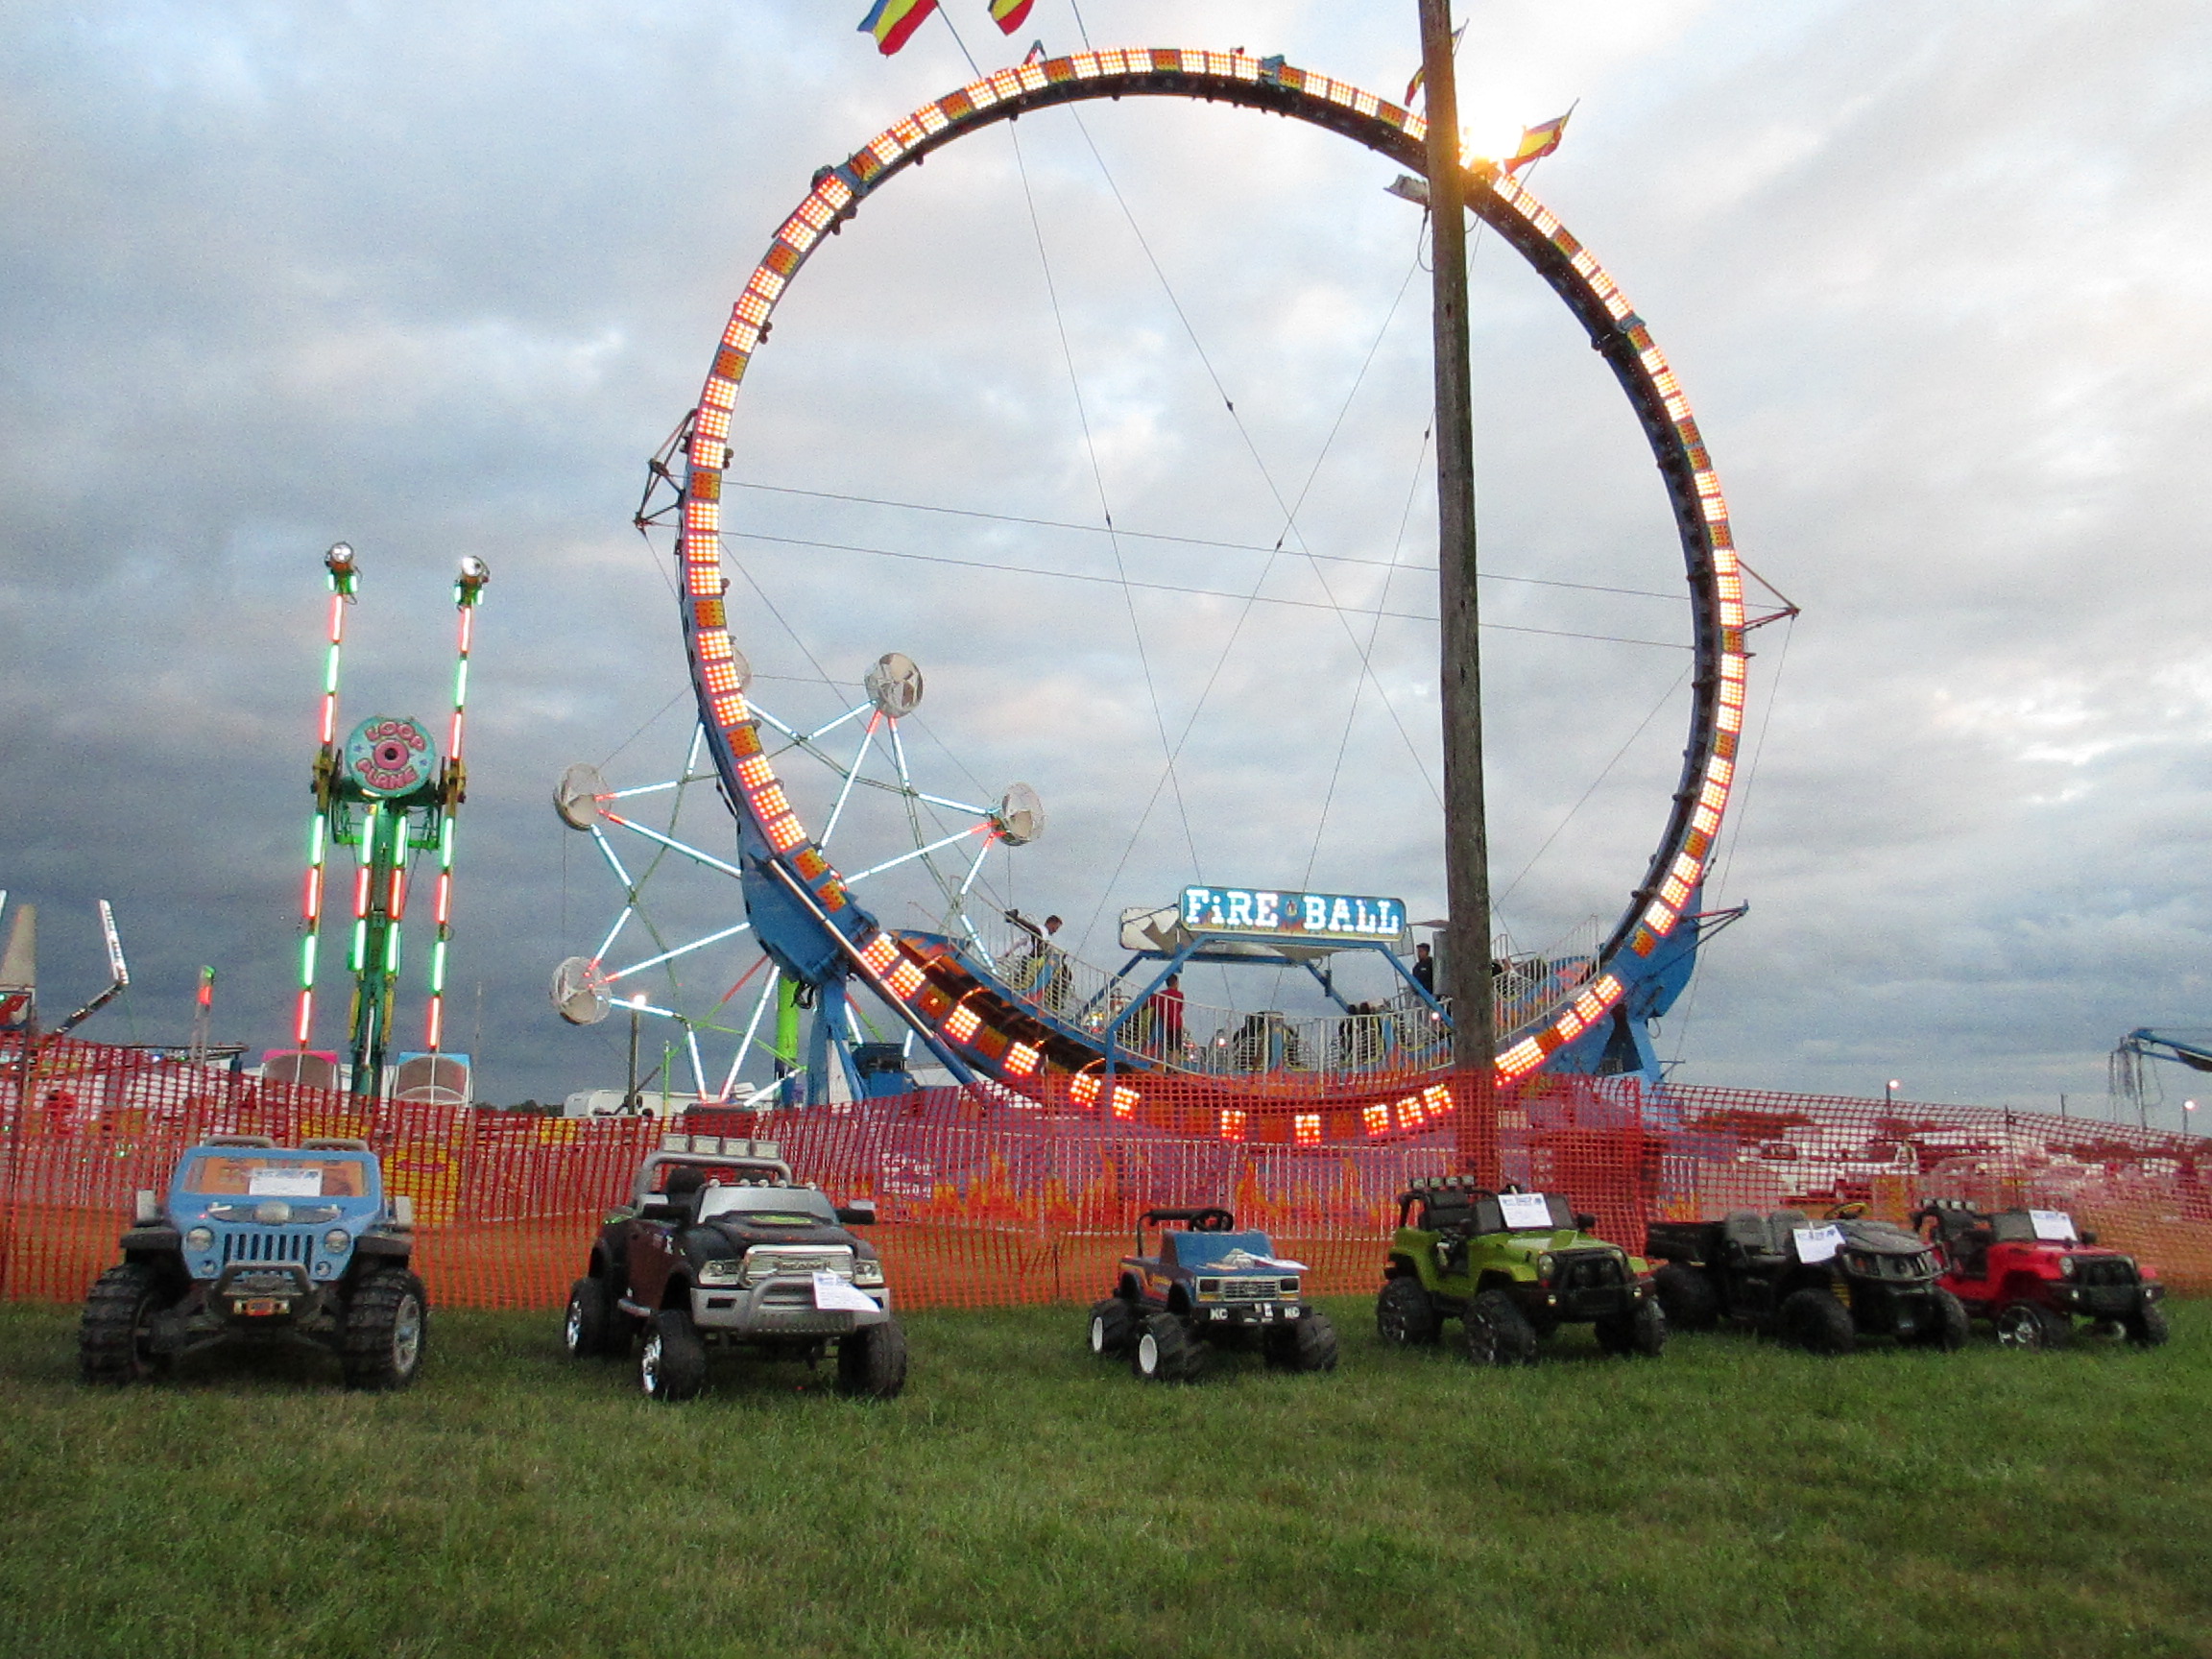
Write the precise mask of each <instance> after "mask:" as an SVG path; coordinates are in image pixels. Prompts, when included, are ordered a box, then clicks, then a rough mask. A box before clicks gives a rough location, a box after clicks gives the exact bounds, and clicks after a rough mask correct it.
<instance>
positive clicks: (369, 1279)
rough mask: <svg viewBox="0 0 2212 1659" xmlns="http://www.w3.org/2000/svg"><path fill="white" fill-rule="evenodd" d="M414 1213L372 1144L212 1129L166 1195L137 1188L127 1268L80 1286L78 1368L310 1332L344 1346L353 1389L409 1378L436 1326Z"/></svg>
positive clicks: (134, 1372)
mask: <svg viewBox="0 0 2212 1659" xmlns="http://www.w3.org/2000/svg"><path fill="white" fill-rule="evenodd" d="M414 1221H415V1215H414V1207H413V1204H412V1202H411V1201H410V1200H409V1199H407V1198H406V1197H405V1196H398V1197H395V1198H393V1199H391V1200H390V1201H389V1202H387V1201H386V1199H385V1196H384V1177H383V1170H382V1168H381V1166H379V1165H378V1164H377V1162H376V1155H375V1153H373V1152H372V1151H371V1150H370V1149H369V1144H368V1142H365V1141H334V1140H311V1141H302V1142H301V1143H300V1144H299V1145H298V1146H279V1145H277V1144H276V1142H274V1141H272V1140H270V1139H269V1138H268V1137H266V1136H262V1135H214V1136H210V1137H208V1139H207V1140H206V1141H204V1142H202V1143H201V1144H200V1145H198V1146H195V1147H193V1148H192V1149H191V1150H190V1151H188V1152H186V1153H185V1154H184V1156H183V1158H182V1159H181V1160H180V1162H179V1164H178V1166H177V1172H176V1174H175V1175H174V1176H172V1177H171V1178H170V1183H169V1198H168V1202H167V1203H166V1204H165V1205H164V1204H163V1203H162V1202H161V1201H160V1200H159V1198H158V1197H157V1195H156V1194H155V1193H153V1192H150V1191H148V1192H140V1193H139V1194H138V1211H137V1215H136V1217H135V1222H134V1225H133V1226H132V1229H131V1230H130V1231H129V1232H128V1233H126V1234H124V1235H123V1262H122V1264H121V1265H120V1266H115V1267H110V1268H108V1271H107V1272H105V1273H103V1274H101V1275H100V1277H99V1279H98V1281H97V1282H96V1283H95V1284H94V1285H93V1286H92V1289H91V1292H90V1294H88V1295H87V1296H86V1297H85V1298H84V1322H83V1324H82V1325H81V1326H80V1327H79V1330H78V1337H77V1358H78V1365H79V1368H80V1370H81V1371H82V1373H83V1375H84V1381H85V1382H87V1383H133V1382H137V1381H139V1380H140V1379H142V1378H146V1377H150V1376H153V1375H156V1373H159V1372H163V1371H166V1370H167V1369H168V1368H169V1366H170V1364H171V1363H172V1361H174V1360H175V1359H176V1358H177V1357H178V1356H179V1355H180V1354H185V1353H189V1352H191V1351H192V1350H194V1349H197V1348H202V1347H205V1346H207V1345H208V1344H210V1343H214V1342H221V1341H225V1340H240V1339H242V1340H247V1341H262V1342H271V1341H285V1340H290V1341H306V1342H311V1343H314V1344H317V1345H319V1346H321V1347H325V1348H327V1349H329V1350H331V1351H332V1352H333V1353H335V1354H336V1355H337V1356H338V1362H339V1364H340V1366H341V1367H342V1369H343V1371H344V1373H345V1378H346V1385H347V1386H348V1387H349V1388H404V1387H405V1386H406V1385H407V1384H408V1383H411V1382H413V1381H414V1380H415V1372H416V1370H417V1368H418V1367H419V1366H420V1365H421V1362H422V1345H423V1339H424V1337H425V1335H426V1334H427V1332H428V1327H429V1305H428V1300H427V1298H426V1297H425V1296H424V1294H423V1290H422V1281H421V1280H420V1279H418V1278H416V1277H415V1275H414V1273H413V1272H412V1271H410V1270H409V1266H408V1262H409V1259H410V1257H411V1256H412V1255H413V1252H414Z"/></svg>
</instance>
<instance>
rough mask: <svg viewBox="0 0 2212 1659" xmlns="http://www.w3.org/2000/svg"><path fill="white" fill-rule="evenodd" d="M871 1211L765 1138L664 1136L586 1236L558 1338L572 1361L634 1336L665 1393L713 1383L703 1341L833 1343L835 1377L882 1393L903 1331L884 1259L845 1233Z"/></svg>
mask: <svg viewBox="0 0 2212 1659" xmlns="http://www.w3.org/2000/svg"><path fill="white" fill-rule="evenodd" d="M875 1219H876V1206H875V1205H874V1204H873V1203H871V1202H867V1201H857V1202H854V1203H851V1204H845V1205H832V1204H831V1203H830V1202H829V1199H828V1198H826V1197H824V1196H823V1195H822V1191H821V1189H819V1188H818V1187H815V1186H813V1185H812V1184H810V1183H802V1182H799V1181H795V1180H793V1179H792V1177H791V1166H789V1165H788V1164H785V1163H784V1162H783V1161H782V1160H781V1158H779V1157H778V1156H777V1146H776V1143H775V1142H773V1141H744V1140H737V1139H730V1140H723V1139H721V1138H720V1137H717V1136H712V1135H668V1136H663V1137H662V1138H661V1150H660V1151H658V1152H654V1153H651V1154H648V1155H647V1157H646V1159H645V1162H644V1163H643V1164H642V1165H640V1166H639V1167H638V1170H637V1181H636V1183H635V1184H634V1186H633V1189H632V1191H631V1196H630V1202H629V1204H628V1205H627V1206H625V1207H624V1208H622V1209H620V1210H617V1211H615V1212H614V1213H613V1214H611V1215H609V1216H608V1218H607V1223H606V1225H605V1227H603V1228H602V1229H601V1230H600V1234H599V1237H598V1238H596V1239H595V1240H594V1241H593V1242H592V1245H591V1261H590V1269H589V1273H588V1274H587V1275H586V1276H585V1277H584V1278H582V1279H579V1280H577V1281H576V1283H575V1285H574V1286H572V1287H571V1288H570V1290H569V1292H568V1311H567V1316H566V1319H565V1322H564V1324H563V1326H562V1337H563V1340H564V1342H565V1345H566V1347H567V1349H568V1353H569V1355H570V1357H571V1358H579V1359H581V1358H586V1357H587V1356H590V1355H619V1354H627V1353H628V1352H630V1350H631V1348H632V1346H633V1345H636V1347H637V1354H638V1362H637V1380H638V1383H639V1384H640V1385H641V1386H642V1387H643V1388H644V1390H645V1392H646V1393H647V1394H648V1395H650V1396H651V1397H652V1398H653V1399H656V1400H661V1401H667V1402H670V1403H674V1402H676V1401H681V1400H688V1399H690V1398H691V1397H692V1396H693V1395H695V1394H697V1393H698V1392H699V1390H700V1389H702V1388H704V1387H705V1386H706V1385H707V1355H708V1348H709V1344H712V1345H714V1346H717V1347H726V1348H740V1347H741V1348H750V1349H753V1350H754V1351H756V1352H759V1353H766V1354H772V1355H780V1356H784V1357H790V1358H804V1359H805V1360H807V1361H808V1362H809V1363H812V1362H814V1361H816V1360H819V1359H820V1358H822V1356H823V1355H824V1353H826V1352H827V1351H828V1349H829V1345H830V1344H831V1343H835V1344H836V1347H837V1386H838V1388H839V1389H840V1390H841V1391H842V1392H844V1393H847V1394H862V1395H868V1396H871V1397H873V1398H875V1399H878V1400H888V1399H890V1398H891V1397H892V1396H894V1395H896V1394H897V1393H898V1392H899V1391H900V1389H902V1388H903V1387H904V1386H905V1385H906V1334H905V1332H903V1331H902V1329H900V1325H899V1321H898V1320H896V1319H894V1318H893V1317H892V1316H891V1289H890V1286H888V1285H887V1284H886V1283H885V1281H884V1276H883V1263H882V1261H881V1260H880V1259H879V1258H878V1256H877V1254H876V1251H875V1249H874V1247H873V1246H871V1245H869V1244H866V1243H864V1242H862V1241H861V1240H860V1239H859V1238H857V1237H855V1236H854V1234H853V1233H852V1232H850V1231H848V1229H850V1228H853V1227H858V1226H865V1225H867V1224H868V1223H870V1222H872V1221H874V1220H875ZM640 1339H641V1340H640Z"/></svg>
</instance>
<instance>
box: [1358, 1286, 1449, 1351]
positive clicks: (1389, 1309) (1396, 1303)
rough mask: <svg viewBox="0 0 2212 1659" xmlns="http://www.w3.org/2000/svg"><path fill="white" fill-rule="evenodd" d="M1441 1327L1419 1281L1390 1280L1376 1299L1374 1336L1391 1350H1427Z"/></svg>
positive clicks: (1433, 1307)
mask: <svg viewBox="0 0 2212 1659" xmlns="http://www.w3.org/2000/svg"><path fill="white" fill-rule="evenodd" d="M1443 1325H1444V1322H1443V1321H1442V1320H1441V1319H1439V1318H1437V1317H1436V1304H1435V1303H1433V1302H1431V1301H1430V1300H1429V1292H1428V1291H1426V1290H1424V1289H1422V1288H1421V1281H1420V1280H1418V1279H1406V1278H1399V1279H1393V1280H1391V1281H1390V1282H1389V1283H1388V1284H1386V1285H1384V1286H1383V1289H1382V1292H1381V1293H1380V1294H1379V1295H1378V1296H1377V1297H1376V1298H1375V1334H1376V1335H1378V1336H1380V1337H1382V1338H1383V1341H1384V1342H1386V1343H1387V1344H1389V1345H1390V1346H1391V1347H1393V1348H1426V1347H1429V1346H1431V1344H1433V1343H1434V1342H1435V1340H1436V1338H1437V1336H1438V1334H1440V1333H1441V1332H1442V1330H1443Z"/></svg>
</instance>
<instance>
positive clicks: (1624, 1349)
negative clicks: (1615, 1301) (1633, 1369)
mask: <svg viewBox="0 0 2212 1659" xmlns="http://www.w3.org/2000/svg"><path fill="white" fill-rule="evenodd" d="M1596 1330H1597V1333H1598V1346H1599V1347H1600V1348H1602V1349H1604V1350H1605V1352H1606V1353H1608V1354H1611V1355H1615V1356H1617V1357H1619V1358H1636V1359H1656V1358H1659V1356H1660V1355H1662V1354H1664V1353H1665V1352H1666V1351H1667V1314H1666V1311H1665V1310H1663V1309H1662V1308H1661V1307H1660V1306H1659V1304H1658V1302H1657V1301H1656V1300H1654V1299H1652V1298H1649V1297H1647V1298H1646V1299H1645V1300H1644V1301H1641V1302H1639V1303H1637V1304H1636V1306H1635V1307H1633V1308H1631V1309H1629V1310H1628V1311H1627V1312H1625V1313H1622V1314H1618V1315H1616V1316H1615V1317H1613V1318H1611V1319H1600V1320H1599V1321H1598V1322H1597V1325H1596Z"/></svg>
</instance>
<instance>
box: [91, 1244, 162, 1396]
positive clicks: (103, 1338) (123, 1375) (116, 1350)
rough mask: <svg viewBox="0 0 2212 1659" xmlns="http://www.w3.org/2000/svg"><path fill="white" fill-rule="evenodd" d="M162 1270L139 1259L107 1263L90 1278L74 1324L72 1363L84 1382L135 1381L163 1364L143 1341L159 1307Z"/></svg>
mask: <svg viewBox="0 0 2212 1659" xmlns="http://www.w3.org/2000/svg"><path fill="white" fill-rule="evenodd" d="M162 1302H163V1297H162V1294H161V1275H160V1274H159V1273H157V1272H156V1271H155V1269H154V1268H152V1267H150V1266H148V1265H147V1264H146V1263H145V1262H124V1263H123V1264H122V1265H121V1266H118V1267H110V1268H108V1271H107V1272H105V1273H103V1274H101V1275H100V1277H99V1278H98V1279H97V1280H95V1281H94V1282H93V1285H92V1288H91V1289H90V1290H89V1291H88V1292H86V1294H85V1297H84V1318H83V1320H82V1322H81V1323H80V1324H79V1325H78V1327H77V1369H78V1374H79V1375H80V1376H82V1377H83V1378H84V1381H85V1382H87V1383H109V1384H120V1383H138V1382H143V1381H144V1380H145V1379H147V1378H149V1377H152V1376H154V1375H155V1374H156V1372H159V1371H164V1370H166V1369H167V1368H168V1356H167V1355H165V1354H156V1353H155V1352H154V1351H153V1350H152V1348H150V1347H149V1346H148V1342H147V1330H146V1327H147V1323H148V1321H149V1320H150V1319H152V1317H153V1316H154V1314H155V1313H156V1312H158V1311H159V1310H160V1309H161V1305H162Z"/></svg>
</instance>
